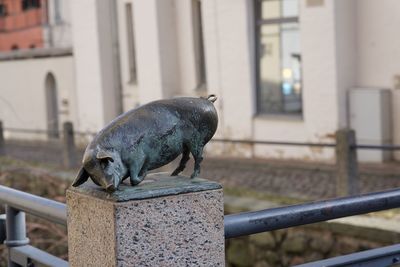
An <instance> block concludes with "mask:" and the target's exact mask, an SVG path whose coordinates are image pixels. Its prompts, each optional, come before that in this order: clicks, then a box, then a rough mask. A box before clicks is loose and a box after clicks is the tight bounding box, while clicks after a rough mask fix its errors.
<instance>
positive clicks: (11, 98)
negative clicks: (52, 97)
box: [0, 56, 77, 139]
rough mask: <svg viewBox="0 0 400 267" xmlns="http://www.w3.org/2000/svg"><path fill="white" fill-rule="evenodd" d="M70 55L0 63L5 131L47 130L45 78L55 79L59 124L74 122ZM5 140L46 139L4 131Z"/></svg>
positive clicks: (0, 100) (0, 108)
mask: <svg viewBox="0 0 400 267" xmlns="http://www.w3.org/2000/svg"><path fill="white" fill-rule="evenodd" d="M73 68H74V64H73V58H72V56H63V57H48V58H35V59H20V60H6V61H0V77H1V85H0V103H1V104H0V119H1V120H2V121H3V123H4V127H5V128H18V129H31V130H38V129H39V130H47V127H48V122H47V110H46V108H47V107H46V76H47V75H48V74H49V73H51V74H53V76H54V77H55V81H56V90H57V96H58V97H57V103H58V107H59V110H58V117H59V125H60V128H61V127H62V126H61V125H62V123H63V122H64V121H72V122H73V123H75V122H76V121H77V112H76V110H77V106H76V96H75V91H74V89H75V84H74V81H75V77H74V71H73ZM5 137H6V138H28V139H31V138H33V139H46V138H47V135H46V134H43V133H42V134H38V135H32V134H22V133H16V132H10V131H6V132H5Z"/></svg>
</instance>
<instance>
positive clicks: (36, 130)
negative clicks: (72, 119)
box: [4, 128, 60, 134]
mask: <svg viewBox="0 0 400 267" xmlns="http://www.w3.org/2000/svg"><path fill="white" fill-rule="evenodd" d="M4 131H8V132H17V133H35V134H47V133H60V131H56V130H43V129H20V128H4Z"/></svg>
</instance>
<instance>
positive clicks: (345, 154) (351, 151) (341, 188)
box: [336, 129, 360, 196]
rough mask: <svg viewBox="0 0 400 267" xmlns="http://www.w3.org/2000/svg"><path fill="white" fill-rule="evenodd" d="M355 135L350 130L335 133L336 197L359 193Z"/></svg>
mask: <svg viewBox="0 0 400 267" xmlns="http://www.w3.org/2000/svg"><path fill="white" fill-rule="evenodd" d="M355 146H356V134H355V132H354V130H351V129H341V130H338V131H337V132H336V166H337V178H336V195H337V196H347V195H355V194H358V193H359V187H360V185H359V176H358V162H357V149H356V148H355Z"/></svg>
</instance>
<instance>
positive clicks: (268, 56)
mask: <svg viewBox="0 0 400 267" xmlns="http://www.w3.org/2000/svg"><path fill="white" fill-rule="evenodd" d="M399 12H400V2H399V1H396V0H382V1H373V0H264V1H262V0H234V1H232V0H163V1H157V0H148V1H138V0H120V1H110V0H85V1H78V0H70V1H66V0H48V1H45V0H22V1H19V0H3V1H1V0H0V50H1V53H0V81H1V83H0V119H1V120H3V122H4V124H5V125H6V127H12V128H30V129H49V130H52V131H54V132H56V131H57V130H59V129H60V127H61V124H62V123H63V122H64V121H72V122H73V123H74V126H75V129H76V130H78V131H81V132H85V131H87V132H93V131H97V130H99V129H100V128H102V127H103V126H104V125H105V124H106V123H107V122H109V121H110V120H111V119H113V118H114V117H115V116H117V115H118V114H120V113H121V112H123V111H127V110H129V109H131V108H134V107H136V106H138V105H141V104H144V103H147V102H149V101H152V100H156V99H160V98H170V97H174V96H188V95H190V96H200V95H207V94H211V93H214V94H216V95H217V96H218V97H219V99H218V101H217V102H216V106H217V108H218V111H219V116H220V125H219V130H218V133H217V136H218V137H223V138H228V139H250V140H275V141H295V142H334V135H335V131H336V130H338V129H339V128H343V127H351V128H354V129H355V130H356V132H357V136H358V141H359V142H363V143H368V144H390V143H400V119H399V117H400V108H399V107H400V69H399V65H398V62H397V58H399V57H400V37H399V36H398V34H397V28H396V25H399V24H400V16H398V14H399ZM7 134H8V135H11V133H7V132H6V135H7ZM6 137H7V136H6ZM8 137H9V136H8ZM12 137H14V138H18V135H17V134H15V133H12ZM21 137H22V136H21ZM23 137H24V138H26V135H23ZM55 137H57V134H55V135H49V138H55ZM31 138H38V137H35V136H34V135H32V136H31ZM210 148H211V150H212V151H213V152H214V153H224V154H225V155H226V154H228V155H239V156H245V157H247V156H257V157H277V158H298V159H317V160H331V159H333V157H334V155H333V152H332V150H329V149H326V150H325V149H321V148H318V149H316V148H300V149H299V148H298V147H295V148H293V147H282V146H280V147H274V146H272V147H271V146H268V147H267V146H262V145H254V146H251V145H232V144H217V143H215V144H212V146H210ZM360 158H361V159H362V160H366V161H383V160H389V159H396V160H399V159H400V155H399V154H396V153H394V154H391V153H389V152H369V151H367V152H362V153H360Z"/></svg>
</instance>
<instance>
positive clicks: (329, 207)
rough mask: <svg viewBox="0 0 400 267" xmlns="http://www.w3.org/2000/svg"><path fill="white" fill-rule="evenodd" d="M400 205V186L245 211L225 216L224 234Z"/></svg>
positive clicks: (273, 227) (303, 223)
mask: <svg viewBox="0 0 400 267" xmlns="http://www.w3.org/2000/svg"><path fill="white" fill-rule="evenodd" d="M398 207H400V189H394V190H386V191H381V192H374V193H369V194H364V195H359V196H350V197H343V198H336V199H330V200H323V201H316V202H311V203H305V204H299V205H293V206H287V207H279V208H273V209H266V210H261V211H254V212H244V213H239V214H232V215H227V216H225V218H224V224H225V238H232V237H238V236H243V235H251V234H256V233H261V232H266V231H272V230H278V229H283V228H288V227H292V226H299V225H305V224H311V223H316V222H322V221H327V220H331V219H336V218H342V217H347V216H352V215H359V214H364V213H369V212H374V211H380V210H387V209H392V208H398Z"/></svg>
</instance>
